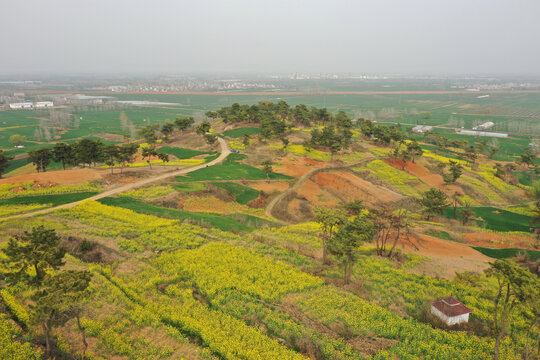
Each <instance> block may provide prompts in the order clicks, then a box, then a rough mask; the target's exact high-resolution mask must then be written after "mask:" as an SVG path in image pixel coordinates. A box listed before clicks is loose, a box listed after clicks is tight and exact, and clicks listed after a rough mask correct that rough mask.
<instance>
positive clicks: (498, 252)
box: [473, 246, 540, 261]
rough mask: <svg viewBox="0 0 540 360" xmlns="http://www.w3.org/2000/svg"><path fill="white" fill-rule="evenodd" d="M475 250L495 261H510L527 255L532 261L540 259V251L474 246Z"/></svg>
mask: <svg viewBox="0 0 540 360" xmlns="http://www.w3.org/2000/svg"><path fill="white" fill-rule="evenodd" d="M473 248H474V249H475V250H478V251H480V252H481V253H482V254H484V255H486V256H489V257H491V258H494V259H509V258H513V257H516V256H521V255H526V256H528V257H529V259H531V260H532V261H536V260H538V259H540V251H536V250H529V249H518V248H502V249H501V248H487V247H483V246H473Z"/></svg>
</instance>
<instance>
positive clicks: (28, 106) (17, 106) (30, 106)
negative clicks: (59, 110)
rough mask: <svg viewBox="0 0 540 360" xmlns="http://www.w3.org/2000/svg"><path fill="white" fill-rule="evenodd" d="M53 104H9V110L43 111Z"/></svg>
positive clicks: (41, 102) (43, 102) (39, 102)
mask: <svg viewBox="0 0 540 360" xmlns="http://www.w3.org/2000/svg"><path fill="white" fill-rule="evenodd" d="M53 106H54V103H53V102H52V101H38V102H35V103H32V102H20V103H12V104H9V108H10V109H11V110H22V109H43V108H50V107H53Z"/></svg>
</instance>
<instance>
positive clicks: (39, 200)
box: [0, 191, 97, 206]
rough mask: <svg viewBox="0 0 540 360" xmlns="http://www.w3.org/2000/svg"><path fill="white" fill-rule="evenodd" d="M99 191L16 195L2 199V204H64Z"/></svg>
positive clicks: (0, 200)
mask: <svg viewBox="0 0 540 360" xmlns="http://www.w3.org/2000/svg"><path fill="white" fill-rule="evenodd" d="M96 194H97V192H96V191H93V192H78V193H67V194H50V195H30V196H16V197H11V198H7V199H0V206H2V205H30V204H50V205H62V204H67V203H70V202H75V201H79V200H83V199H86V198H89V197H91V196H94V195H96Z"/></svg>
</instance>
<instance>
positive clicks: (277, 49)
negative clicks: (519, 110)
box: [0, 0, 540, 75]
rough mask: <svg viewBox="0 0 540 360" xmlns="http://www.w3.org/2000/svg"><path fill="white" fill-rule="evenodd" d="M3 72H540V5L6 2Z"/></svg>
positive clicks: (522, 1) (0, 24) (514, 0)
mask: <svg viewBox="0 0 540 360" xmlns="http://www.w3.org/2000/svg"><path fill="white" fill-rule="evenodd" d="M0 34H1V47H0V74H14V73H44V74H47V73H56V74H62V73H120V72H121V73H141V74H142V73H191V72H266V73H275V72H280V73H291V72H302V73H305V72H311V73H317V72H352V73H357V74H359V73H371V74H373V73H378V74H381V73H391V74H534V75H537V74H540V1H539V0H452V1H448V0H444V1H443V0H376V1H375V0H373V1H360V0H357V1H341V0H327V1H318V0H309V1H308V0H285V1H282V0H273V1H259V0H208V1H207V0H199V1H195V0H193V1H181V0H145V1H142V0H85V1H83V0H47V1H44V0H1V1H0Z"/></svg>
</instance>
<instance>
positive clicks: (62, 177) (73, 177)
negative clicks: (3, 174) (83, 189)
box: [0, 169, 107, 185]
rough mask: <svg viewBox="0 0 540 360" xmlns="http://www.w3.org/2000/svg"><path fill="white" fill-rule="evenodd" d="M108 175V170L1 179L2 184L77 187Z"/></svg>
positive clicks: (79, 170)
mask: <svg viewBox="0 0 540 360" xmlns="http://www.w3.org/2000/svg"><path fill="white" fill-rule="evenodd" d="M106 174H107V170H97V169H74V170H58V171H47V172H43V173H33V174H25V175H17V176H12V177H9V178H6V179H0V184H18V183H23V182H28V181H34V182H39V183H55V184H60V185H76V184H81V183H84V182H87V181H94V180H100V179H102V178H103V177H104V176H105V175H106Z"/></svg>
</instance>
